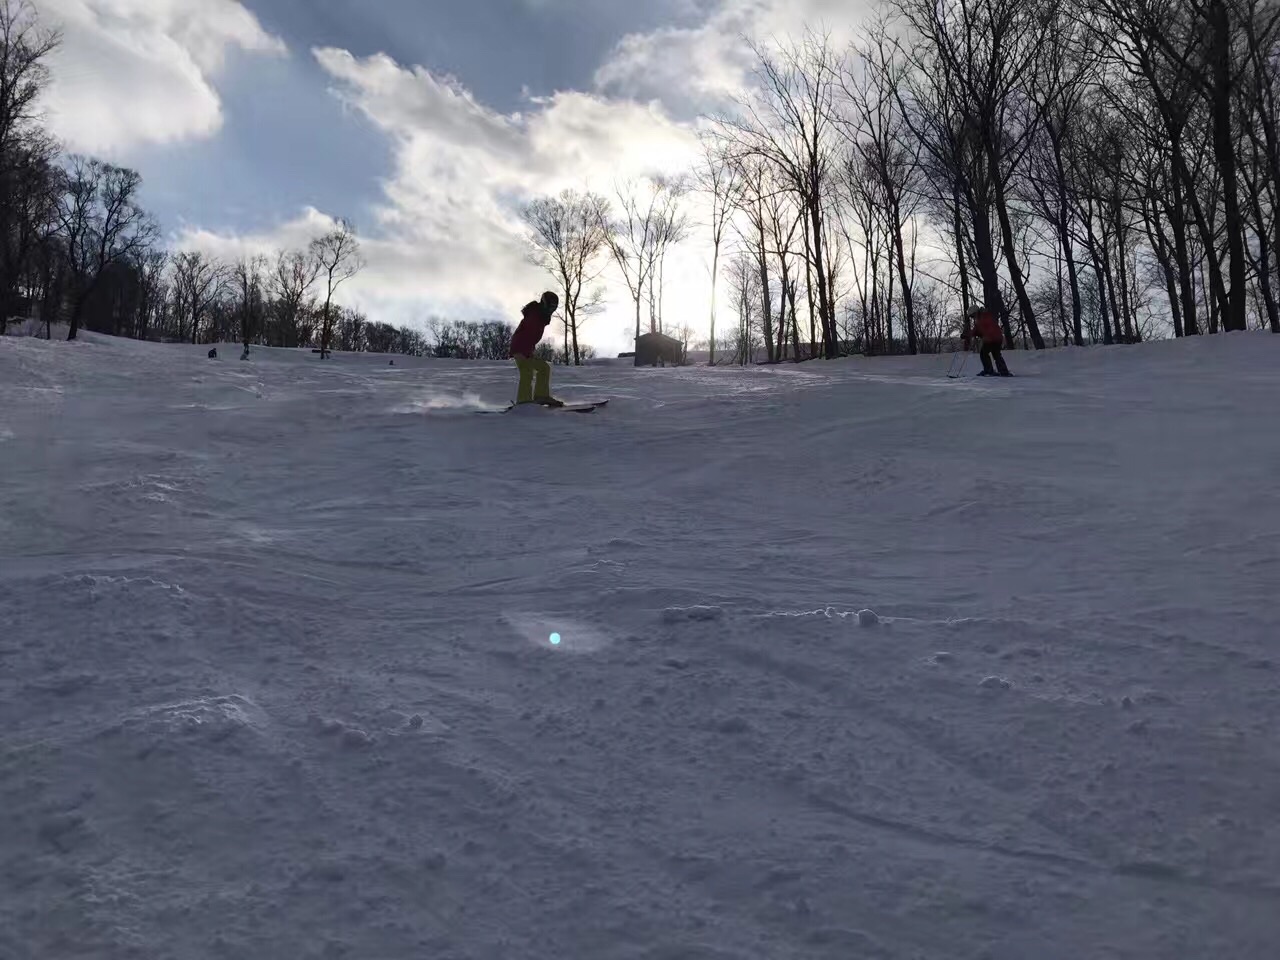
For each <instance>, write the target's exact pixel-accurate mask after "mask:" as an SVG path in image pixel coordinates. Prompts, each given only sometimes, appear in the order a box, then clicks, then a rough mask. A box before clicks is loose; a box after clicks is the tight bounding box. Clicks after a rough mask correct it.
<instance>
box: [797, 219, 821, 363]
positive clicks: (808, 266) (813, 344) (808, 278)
mask: <svg viewBox="0 0 1280 960" xmlns="http://www.w3.org/2000/svg"><path fill="white" fill-rule="evenodd" d="M801 219H802V220H803V221H804V292H805V296H806V297H807V298H808V301H809V351H810V354H811V356H810V359H812V358H813V356H816V354H815V353H814V351H815V350H816V348H817V343H818V332H817V329H816V328H815V326H814V318H815V313H814V307H813V247H812V244H811V243H810V241H809V218H808V217H801Z"/></svg>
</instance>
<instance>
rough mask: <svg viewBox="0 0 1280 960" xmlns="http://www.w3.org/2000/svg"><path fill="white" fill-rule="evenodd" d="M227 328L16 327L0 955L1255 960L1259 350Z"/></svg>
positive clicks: (1262, 426) (1279, 623) (1260, 612)
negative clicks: (987, 357) (751, 362)
mask: <svg viewBox="0 0 1280 960" xmlns="http://www.w3.org/2000/svg"><path fill="white" fill-rule="evenodd" d="M207 348H208V347H207V345H199V346H193V345H189V344H188V345H161V344H144V343H130V342H124V341H118V340H113V339H112V338H109V337H101V336H97V335H88V334H86V335H85V336H84V338H83V340H82V341H81V342H79V343H78V344H66V343H61V342H53V343H45V342H41V341H36V340H23V339H9V338H5V339H3V340H0V431H3V430H6V429H7V430H9V431H10V432H11V433H12V436H11V437H10V438H9V439H7V440H5V441H4V442H3V443H0V534H2V536H0V811H2V812H3V813H2V815H0V957H3V958H4V960H9V958H10V957H13V958H22V960H25V958H28V957H31V958H36V957H39V958H44V957H50V958H62V957H67V958H71V957H93V958H103V960H123V958H126V957H145V958H152V957H155V958H174V960H230V958H239V957H246V958H248V957H254V958H257V957H263V958H275V957H294V956H297V957H299V958H305V960H320V958H334V960H336V958H348V960H350V958H369V960H409V958H418V957H431V958H442V960H443V958H454V960H463V958H466V960H506V958H509V957H517V956H518V957H520V958H522V960H525V958H527V960H552V958H557V960H559V958H584V960H585V958H589V960H638V958H642V957H644V958H648V960H677V958H679V960H692V958H706V960H710V958H713V957H714V958H717V960H719V958H726V960H727V958H729V957H733V958H743V960H745V958H752V960H754V958H770V960H772V958H787V960H846V958H851V957H868V958H870V957H877V958H886V960H887V958H895V960H897V958H907V957H911V958H921V960H943V958H947V960H950V958H953V957H980V956H981V957H990V958H991V960H1014V958H1017V960H1022V958H1027V957H1035V958H1037V960H1076V958H1081V957H1087V958H1093V957H1103V956H1108V957H1110V956H1114V957H1120V956H1124V957H1132V958H1135V960H1136V958H1144V960H1145V958H1155V957H1178V958H1183V957H1185V958H1201V957H1206V958H1207V957H1231V958H1233V960H1234V958H1238V960H1263V958H1267V960H1270V958H1271V957H1272V956H1273V955H1274V953H1275V946H1274V945H1275V942H1276V929H1277V926H1276V916H1277V911H1276V905H1277V903H1280V884H1277V880H1276V878H1277V877H1280V832H1277V827H1276V817H1275V811H1276V809H1277V805H1278V804H1280V753H1278V752H1277V750H1276V742H1277V741H1276V731H1277V730H1280V699H1278V698H1277V697H1276V695H1275V694H1276V690H1275V687H1276V663H1277V662H1278V661H1280V655H1278V654H1277V652H1276V637H1277V636H1280V610H1278V609H1277V605H1276V603H1275V584H1276V581H1277V577H1278V576H1280V559H1278V552H1277V539H1276V536H1275V534H1274V531H1277V530H1280V498H1278V497H1276V495H1275V489H1274V486H1275V477H1274V470H1273V469H1271V465H1273V464H1275V463H1277V462H1280V431H1277V430H1276V428H1275V427H1276V425H1275V393H1276V391H1275V384H1276V370H1277V369H1278V368H1280V337H1269V336H1254V335H1248V336H1239V337H1237V336H1230V337H1206V338H1201V339H1199V340H1198V341H1197V342H1195V343H1189V344H1183V343H1171V344H1150V345H1144V346H1135V347H1125V348H1117V349H1114V350H1112V349H1107V350H1079V351H1053V352H1047V353H1043V354H1039V355H1029V354H1024V353H1021V352H1018V353H1015V354H1013V355H1011V356H1010V363H1011V365H1013V366H1014V370H1015V372H1023V371H1024V370H1025V371H1027V372H1029V373H1033V374H1035V375H1034V376H1028V377H1026V378H1025V379H1021V380H1017V381H1013V382H1011V383H1008V384H1005V383H1000V384H997V383H986V382H983V381H978V380H974V381H973V382H970V383H966V384H964V385H960V384H958V383H954V382H952V381H948V380H947V379H946V376H945V373H946V365H947V361H948V360H949V358H947V357H927V356H922V357H894V358H882V359H867V358H849V359H846V360H839V361H831V362H815V363H812V364H805V365H803V366H801V367H799V368H796V369H792V368H791V367H783V366H779V367H776V368H771V369H770V370H768V371H763V372H762V371H757V370H751V369H749V370H735V369H729V368H727V367H725V368H717V369H714V370H707V369H705V368H703V369H691V370H675V369H666V370H655V371H636V370H634V369H632V368H630V367H625V366H618V367H613V366H609V365H600V366H597V367H594V368H591V369H589V370H585V371H584V370H574V369H566V370H557V374H556V376H557V383H558V384H562V385H563V386H564V387H565V388H566V391H565V392H566V395H581V396H613V397H626V398H628V399H627V403H626V404H625V407H624V408H623V409H618V410H614V411H608V410H606V411H602V412H601V414H600V415H598V416H595V417H592V418H583V417H576V418H574V417H546V418H540V419H539V422H538V423H537V424H536V425H535V424H532V422H530V421H524V422H517V421H515V420H512V419H511V418H508V417H484V416H478V415H477V416H474V417H470V418H469V419H468V417H467V416H466V415H464V414H465V412H466V411H467V410H468V409H469V408H470V407H473V406H483V405H484V404H488V405H489V406H493V405H495V404H500V403H501V402H503V398H505V397H508V396H510V394H511V391H512V389H513V386H514V383H513V379H514V378H513V376H512V371H511V370H510V367H509V365H506V364H484V363H478V364H466V363H454V362H450V361H439V360H434V359H427V358H409V357H406V358H403V359H402V358H400V357H397V358H396V359H395V364H396V365H395V367H390V366H389V365H388V363H389V361H388V358H386V357H380V356H361V355H357V354H351V355H344V356H341V357H335V359H334V361H333V362H332V363H328V362H326V363H324V364H321V363H320V362H319V361H318V360H317V359H316V358H315V357H314V356H312V355H311V353H310V351H309V350H306V351H301V350H300V351H280V350H271V349H266V348H264V349H255V350H254V352H253V358H254V362H253V364H252V366H251V367H247V366H246V365H243V364H239V363H234V362H221V363H210V362H209V361H208V360H207V359H205V351H206V350H207ZM238 349H239V348H237V347H235V346H229V347H228V348H227V350H226V351H224V352H225V355H226V356H227V357H234V356H235V355H236V353H237V352H238ZM259 394H260V396H259ZM477 398H478V399H477ZM393 410H398V411H402V413H392V412H391V411H393ZM641 410H642V411H644V415H643V416H632V413H634V412H635V411H641ZM403 412H412V413H415V414H426V415H420V416H409V415H404V413H403ZM437 414H438V415H437ZM455 414H456V415H455ZM535 426H536V429H533V428H534V427H535ZM778 438H785V440H786V441H787V442H786V443H784V444H779V443H778V442H777V440H778ZM1170 438H1176V440H1177V442H1176V443H1173V442H1170ZM1188 451H1192V452H1193V453H1194V455H1189V454H1188ZM1153 478H1158V479H1156V480H1153ZM1224 491H1226V492H1227V493H1226V494H1224ZM873 604H874V607H875V608H876V609H875V611H872V610H870V609H869V608H870V607H871V606H872V605H873ZM879 610H884V611H885V612H886V613H885V615H883V616H882V615H881V614H880V613H879V612H878V611H879ZM768 611H779V612H777V613H769V612H768ZM788 611H798V612H788ZM890 614H891V615H890ZM861 627H866V628H869V629H868V630H867V631H866V632H862V630H861ZM890 638H891V639H892V641H893V642H886V641H887V640H889V639H890ZM857 641H861V642H857ZM1064 904H1065V905H1067V907H1068V909H1064V908H1063V905H1064Z"/></svg>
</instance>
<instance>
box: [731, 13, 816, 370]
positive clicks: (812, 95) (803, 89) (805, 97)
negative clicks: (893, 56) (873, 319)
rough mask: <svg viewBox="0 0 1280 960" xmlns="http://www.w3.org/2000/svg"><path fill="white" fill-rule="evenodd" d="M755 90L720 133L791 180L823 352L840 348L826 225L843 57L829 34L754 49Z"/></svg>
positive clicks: (741, 151)
mask: <svg viewBox="0 0 1280 960" xmlns="http://www.w3.org/2000/svg"><path fill="white" fill-rule="evenodd" d="M753 51H754V52H755V55H756V59H757V71H756V72H757V79H758V81H759V84H758V90H757V92H756V93H755V94H754V95H752V96H748V97H744V98H742V99H741V100H740V101H739V104H738V107H739V112H738V114H737V115H735V116H726V117H721V118H718V121H717V123H718V126H719V127H720V129H721V131H722V135H723V136H724V137H725V138H726V139H727V140H728V141H729V142H731V143H732V144H733V149H734V152H735V153H737V154H740V155H755V156H758V157H761V158H763V159H765V160H766V161H767V162H769V163H770V164H771V165H773V166H774V167H776V168H777V169H778V171H779V172H780V173H781V174H782V175H783V176H785V177H786V178H787V180H788V182H789V184H790V186H791V188H792V189H793V190H794V191H795V193H796V195H797V196H798V197H799V198H800V203H801V208H802V209H803V211H804V213H805V219H806V223H805V231H804V235H805V255H806V256H805V259H806V274H807V276H808V278H809V280H808V283H807V287H808V295H809V297H810V298H811V299H812V300H814V301H815V303H816V311H817V316H818V318H819V321H820V323H821V324H822V332H823V343H824V344H825V350H826V356H827V357H828V358H833V357H835V356H837V355H838V353H839V336H838V333H837V330H836V304H835V282H834V277H833V276H832V275H831V273H832V266H833V263H834V259H833V257H832V251H830V250H829V249H828V247H829V246H831V244H832V243H833V242H834V241H833V240H832V239H831V237H830V231H829V229H828V221H829V213H830V209H831V204H832V198H831V196H830V194H831V193H832V191H833V187H834V182H833V158H834V156H835V147H834V136H833V133H834V124H835V117H836V108H835V91H836V88H837V81H838V76H839V66H840V65H839V57H838V56H837V55H836V53H835V51H833V49H832V46H831V40H830V37H828V36H825V35H817V34H814V33H807V34H806V35H805V37H804V39H803V40H802V41H801V42H799V43H797V44H788V45H784V46H781V47H780V48H779V49H778V51H777V52H776V53H771V52H767V51H765V50H764V49H763V48H762V47H760V46H754V47H753ZM810 313H811V314H812V313H813V311H812V310H811V311H810Z"/></svg>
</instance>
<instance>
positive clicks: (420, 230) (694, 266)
mask: <svg viewBox="0 0 1280 960" xmlns="http://www.w3.org/2000/svg"><path fill="white" fill-rule="evenodd" d="M862 9H864V6H863V3H862V2H859V0H854V2H849V0H789V2H785V3H784V2H783V0H721V2H720V4H719V5H718V6H717V7H716V9H715V10H714V11H713V12H712V13H711V14H710V15H709V16H708V18H707V20H706V22H705V23H704V24H702V25H701V26H699V27H694V28H689V29H663V30H659V31H656V32H654V33H651V34H646V35H637V36H633V37H629V38H627V39H625V40H624V41H623V42H622V43H621V44H620V45H619V46H618V47H617V49H616V50H615V51H614V53H613V55H612V56H611V58H610V59H609V61H608V62H607V63H605V64H604V65H603V66H602V67H601V68H600V71H599V73H598V75H597V77H596V81H597V88H596V90H595V92H560V93H556V94H555V95H554V96H550V97H546V98H537V99H534V98H530V99H527V100H526V102H525V105H524V108H523V109H522V110H521V111H520V112H517V113H500V112H498V111H495V110H493V109H491V108H489V107H488V106H486V105H484V104H483V103H480V102H478V101H477V100H476V98H475V97H474V96H473V95H472V94H471V93H470V92H469V91H468V90H467V89H466V88H465V87H464V86H463V85H462V84H460V83H459V82H458V81H457V80H455V79H452V78H449V77H446V76H441V75H438V74H436V73H433V72H431V71H430V70H428V69H426V68H423V67H416V66H415V67H407V66H404V65H402V64H399V63H397V62H396V61H395V60H393V59H392V58H390V57H388V56H386V55H376V56H371V57H367V58H358V57H355V56H353V55H352V54H351V53H349V52H347V51H345V50H341V49H334V48H324V49H317V50H315V51H313V53H314V56H315V58H316V61H317V62H318V63H319V64H320V66H321V67H322V69H323V70H324V71H325V72H326V73H327V74H328V76H329V77H330V79H331V92H332V93H333V94H334V95H335V96H337V97H338V98H340V99H341V100H342V102H343V103H344V104H345V105H346V106H347V107H348V108H349V109H351V110H353V111H357V112H359V113H360V114H362V115H363V116H364V117H366V118H367V119H368V120H369V121H370V122H371V123H372V124H373V125H374V126H375V127H376V128H377V129H379V130H380V131H382V132H383V134H384V135H385V136H386V137H387V138H388V139H389V141H390V143H391V144H392V155H393V161H394V167H393V172H392V173H391V174H390V175H389V176H388V177H387V179H386V181H385V182H384V183H383V184H382V188H383V197H384V201H383V203H382V204H381V205H380V206H379V207H378V208H377V209H376V210H375V211H374V214H373V219H372V221H371V222H368V223H364V224H362V225H361V226H362V227H363V234H364V239H363V241H362V243H363V247H364V253H365V256H366V259H367V260H368V268H367V269H366V271H365V272H364V273H363V274H362V275H361V276H360V277H359V278H358V279H357V280H355V281H353V282H352V283H351V284H350V286H349V287H347V288H346V289H345V291H344V293H343V297H342V299H343V300H344V301H345V302H346V303H348V304H351V305H355V306H359V307H361V308H363V309H365V310H367V311H368V312H369V313H370V314H371V315H372V316H375V317H376V318H377V319H382V320H388V321H391V322H396V323H415V322H420V321H422V320H423V319H425V318H426V317H427V316H429V315H430V314H433V313H434V314H445V315H448V316H463V317H475V316H477V315H489V316H505V317H508V318H512V319H514V318H515V317H516V315H517V314H518V309H519V306H520V305H521V304H522V303H524V302H526V301H527V300H529V299H530V298H531V297H532V296H534V295H536V293H537V292H538V291H539V290H541V289H542V288H543V287H544V286H545V285H547V283H548V278H547V277H546V276H544V275H542V274H541V273H540V271H538V270H537V269H535V268H534V267H532V266H530V265H529V264H528V262H527V261H526V259H525V251H526V247H525V241H524V239H523V235H524V231H523V229H522V226H521V224H520V221H519V217H518V209H519V206H520V204H522V203H523V202H525V201H527V200H529V199H531V198H533V197H535V196H539V195H545V194H551V193H556V192H558V191H559V190H561V189H564V188H566V187H577V188H584V187H585V188H588V189H594V190H597V191H599V192H602V193H605V194H609V193H611V192H612V187H613V184H614V183H615V182H617V181H618V180H621V179H623V178H626V177H628V176H637V175H643V174H646V173H649V172H656V171H670V172H686V171H688V170H689V169H690V168H691V167H692V165H693V163H694V162H695V158H696V156H697V152H698V150H697V142H696V138H695V136H694V127H693V125H692V124H693V122H694V121H692V118H693V117H694V116H696V115H697V114H698V113H700V112H703V111H705V110H708V109H711V108H714V107H716V106H719V105H722V104H723V103H724V102H725V101H726V100H727V99H728V97H729V96H730V95H731V94H732V93H735V92H737V91H739V90H741V89H742V88H743V86H744V85H745V84H746V83H748V82H749V80H750V70H751V66H752V56H751V54H750V50H749V48H748V47H747V45H746V42H745V40H744V35H750V36H754V37H760V38H765V39H767V38H770V37H781V36H783V35H786V34H788V33H792V34H794V33H796V32H798V31H799V30H801V29H803V25H804V24H805V23H806V22H810V23H814V24H815V25H823V24H826V25H828V26H830V23H831V22H836V21H837V20H838V22H839V23H840V24H841V25H842V27H843V28H844V29H843V30H842V31H835V30H833V39H834V40H835V41H836V42H842V41H843V40H844V39H847V38H848V37H850V36H851V35H852V29H853V25H852V18H854V17H856V15H857V13H858V11H860V10H862ZM673 104H674V105H677V109H678V110H679V111H680V113H679V115H680V116H683V117H688V118H690V121H689V122H679V121H677V120H675V119H673V118H672V110H671V105H673ZM690 208H691V212H692V213H693V215H694V218H695V221H696V220H697V219H698V218H699V213H700V211H699V210H698V201H697V199H691V200H690ZM330 222H331V221H329V220H328V219H327V217H326V216H325V215H323V214H320V213H319V212H317V211H307V212H306V213H305V214H304V215H303V216H302V217H300V218H299V219H298V220H295V221H294V222H292V223H290V224H286V225H284V226H283V227H281V228H280V230H279V231H276V232H274V233H273V234H272V235H271V236H261V237H254V238H245V239H241V240H237V239H234V238H226V237H216V236H213V235H210V234H189V235H188V236H187V237H186V238H184V240H185V241H186V242H191V243H195V244H197V245H201V246H204V247H205V248H207V249H210V250H211V252H217V250H218V249H219V248H221V249H223V250H227V251H234V250H237V249H241V248H242V245H243V244H245V243H248V244H250V245H251V246H253V247H254V248H255V249H258V248H260V249H274V248H277V247H281V246H300V245H302V244H303V243H305V242H306V240H307V239H309V237H310V236H312V235H314V234H316V233H319V232H321V231H322V230H323V229H324V228H325V227H326V226H327V225H328V224H329V223H330ZM700 233H701V232H700V231H696V230H695V236H694V237H693V238H692V239H691V240H690V242H688V243H687V244H685V245H684V247H683V248H682V249H681V250H680V252H679V256H678V257H676V258H673V260H672V262H671V263H670V264H669V265H668V268H667V274H666V288H667V299H666V303H667V305H668V325H669V326H672V327H675V326H679V325H683V324H685V323H688V324H689V325H690V326H693V327H694V328H695V329H699V328H702V327H704V326H705V317H706V314H707V308H708V304H709V287H708V277H707V269H706V265H707V262H708V261H709V256H708V255H707V254H708V249H707V248H708V246H709V244H708V243H707V241H706V238H705V237H702V236H701V235H700ZM609 296H610V301H611V302H610V306H609V310H608V311H607V313H606V314H605V315H604V316H602V317H600V318H597V319H593V320H592V321H591V326H590V328H589V329H588V330H586V331H585V337H584V338H585V340H586V341H587V342H589V343H594V344H596V345H597V346H598V347H601V348H603V349H605V350H610V351H612V350H615V349H618V348H622V347H624V346H626V345H627V342H628V340H627V335H626V334H625V332H624V331H625V329H626V328H628V327H629V325H630V324H631V323H632V322H633V320H632V318H633V309H634V308H633V307H632V306H631V305H630V304H629V303H628V302H627V294H626V290H625V287H624V285H623V284H622V283H621V282H620V281H618V280H616V279H615V281H614V282H612V283H611V284H610V289H609Z"/></svg>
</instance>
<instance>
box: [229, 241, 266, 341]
mask: <svg viewBox="0 0 1280 960" xmlns="http://www.w3.org/2000/svg"><path fill="white" fill-rule="evenodd" d="M266 271H267V258H266V257H265V256H264V255H262V254H254V255H251V256H244V257H241V258H240V259H239V260H237V261H236V264H235V266H234V267H233V268H232V276H233V278H234V280H235V284H236V293H237V295H238V297H239V302H238V304H237V308H238V313H239V319H240V342H241V343H243V344H244V354H243V355H242V356H241V357H240V359H241V360H248V359H249V345H250V344H251V343H252V342H253V339H254V337H257V336H259V335H260V332H261V329H262V313H263V306H264V303H263V293H262V289H263V285H264V279H265V274H266Z"/></svg>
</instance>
